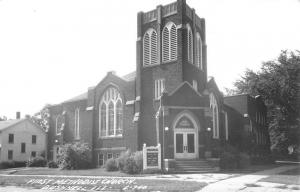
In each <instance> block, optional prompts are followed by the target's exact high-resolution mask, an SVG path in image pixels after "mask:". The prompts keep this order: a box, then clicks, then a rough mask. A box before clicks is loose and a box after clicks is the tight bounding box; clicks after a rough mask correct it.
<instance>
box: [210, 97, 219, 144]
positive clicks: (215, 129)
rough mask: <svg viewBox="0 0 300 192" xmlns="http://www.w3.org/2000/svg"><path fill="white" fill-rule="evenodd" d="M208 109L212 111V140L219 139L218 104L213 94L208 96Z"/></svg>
mask: <svg viewBox="0 0 300 192" xmlns="http://www.w3.org/2000/svg"><path fill="white" fill-rule="evenodd" d="M209 98H210V108H211V110H212V113H213V114H212V116H213V138H214V139H218V138H219V110H218V103H217V100H216V97H215V96H214V94H212V93H211V94H210V96H209Z"/></svg>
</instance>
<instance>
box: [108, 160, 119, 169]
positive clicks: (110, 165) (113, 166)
mask: <svg viewBox="0 0 300 192" xmlns="http://www.w3.org/2000/svg"><path fill="white" fill-rule="evenodd" d="M105 170H106V171H117V170H118V163H117V160H115V159H108V160H107V161H106V163H105Z"/></svg>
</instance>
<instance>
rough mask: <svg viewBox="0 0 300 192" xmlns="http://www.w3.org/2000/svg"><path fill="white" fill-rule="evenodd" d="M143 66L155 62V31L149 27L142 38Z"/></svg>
mask: <svg viewBox="0 0 300 192" xmlns="http://www.w3.org/2000/svg"><path fill="white" fill-rule="evenodd" d="M143 41H144V42H143V58H144V66H147V65H154V64H157V33H156V31H155V30H154V29H149V30H148V31H147V32H146V33H145V35H144V40H143Z"/></svg>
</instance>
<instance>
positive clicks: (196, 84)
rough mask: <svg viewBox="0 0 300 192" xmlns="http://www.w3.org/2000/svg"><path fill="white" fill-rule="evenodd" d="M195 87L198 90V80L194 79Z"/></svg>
mask: <svg viewBox="0 0 300 192" xmlns="http://www.w3.org/2000/svg"><path fill="white" fill-rule="evenodd" d="M193 88H194V89H195V90H196V91H198V83H197V81H196V80H193Z"/></svg>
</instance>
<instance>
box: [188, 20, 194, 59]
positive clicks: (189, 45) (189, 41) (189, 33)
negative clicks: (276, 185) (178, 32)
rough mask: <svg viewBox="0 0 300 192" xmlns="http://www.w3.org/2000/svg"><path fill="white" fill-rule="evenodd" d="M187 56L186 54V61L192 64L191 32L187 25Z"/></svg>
mask: <svg viewBox="0 0 300 192" xmlns="http://www.w3.org/2000/svg"><path fill="white" fill-rule="evenodd" d="M186 39H187V54H188V61H189V62H190V63H193V49H194V46H193V32H192V29H191V26H190V25H189V24H188V25H187V38H186Z"/></svg>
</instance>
